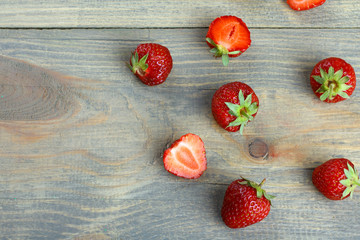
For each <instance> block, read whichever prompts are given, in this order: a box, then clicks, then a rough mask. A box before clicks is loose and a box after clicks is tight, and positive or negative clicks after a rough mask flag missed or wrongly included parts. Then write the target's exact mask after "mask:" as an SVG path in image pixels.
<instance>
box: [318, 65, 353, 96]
mask: <svg viewBox="0 0 360 240" xmlns="http://www.w3.org/2000/svg"><path fill="white" fill-rule="evenodd" d="M312 77H313V78H314V80H315V81H316V82H318V83H320V84H321V87H320V88H319V89H318V90H316V92H319V93H322V94H321V96H320V100H321V101H325V100H326V99H329V100H332V99H334V97H336V96H337V95H340V96H341V97H343V98H349V95H348V94H347V93H346V92H345V91H347V90H348V89H349V88H351V87H352V86H351V85H347V84H346V83H347V82H348V81H349V80H350V78H349V77H348V76H343V70H342V69H340V70H338V71H336V72H334V68H333V67H329V70H328V72H326V71H325V70H324V69H322V68H320V76H318V75H313V76H312Z"/></svg>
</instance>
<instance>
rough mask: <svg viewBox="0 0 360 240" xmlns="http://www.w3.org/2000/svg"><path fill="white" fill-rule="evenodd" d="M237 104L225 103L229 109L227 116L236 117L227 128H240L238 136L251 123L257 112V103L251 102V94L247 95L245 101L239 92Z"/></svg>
mask: <svg viewBox="0 0 360 240" xmlns="http://www.w3.org/2000/svg"><path fill="white" fill-rule="evenodd" d="M238 99H239V104H234V103H231V102H225V104H226V106H227V107H228V108H229V114H230V115H233V116H235V117H236V119H235V120H234V121H232V122H231V123H229V125H228V126H227V127H235V126H240V135H243V130H244V127H245V126H246V124H247V123H248V122H249V121H252V120H253V119H254V117H253V116H252V115H254V114H255V113H256V112H257V110H258V105H257V102H252V94H249V95H248V96H247V97H246V99H245V97H244V94H243V93H242V91H241V90H240V91H239V96H238Z"/></svg>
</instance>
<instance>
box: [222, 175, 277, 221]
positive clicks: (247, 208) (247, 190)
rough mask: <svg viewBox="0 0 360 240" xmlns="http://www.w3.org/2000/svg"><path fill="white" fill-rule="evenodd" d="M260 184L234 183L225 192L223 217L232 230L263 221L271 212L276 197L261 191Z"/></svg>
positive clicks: (237, 181)
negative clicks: (272, 200) (272, 202)
mask: <svg viewBox="0 0 360 240" xmlns="http://www.w3.org/2000/svg"><path fill="white" fill-rule="evenodd" d="M264 182H265V179H264V180H263V181H262V182H261V183H260V184H256V183H255V182H252V181H249V180H247V179H244V178H242V179H238V180H235V181H234V182H232V183H231V184H230V185H229V186H228V188H227V189H226V192H225V197H224V202H223V205H222V208H221V217H222V219H223V221H224V223H225V224H226V225H227V226H228V227H230V228H243V227H247V226H249V225H252V224H254V223H257V222H260V221H261V220H263V219H264V218H265V217H266V216H267V215H268V214H269V212H270V205H271V199H273V198H274V196H271V195H269V194H267V193H266V192H265V191H264V190H263V189H261V186H262V184H263V183H264Z"/></svg>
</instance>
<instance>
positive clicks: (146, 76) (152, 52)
mask: <svg viewBox="0 0 360 240" xmlns="http://www.w3.org/2000/svg"><path fill="white" fill-rule="evenodd" d="M172 66H173V61H172V57H171V55H170V51H169V50H168V49H167V48H166V47H164V46H162V45H160V44H156V43H144V44H140V45H139V46H138V47H137V48H136V49H135V52H134V53H133V54H132V56H131V59H130V65H129V68H130V69H131V71H132V72H133V73H134V74H135V75H136V76H137V77H138V78H139V79H140V80H141V81H142V82H143V83H145V84H146V85H149V86H154V85H158V84H161V83H163V82H165V80H166V78H167V77H168V75H169V74H170V72H171V69H172Z"/></svg>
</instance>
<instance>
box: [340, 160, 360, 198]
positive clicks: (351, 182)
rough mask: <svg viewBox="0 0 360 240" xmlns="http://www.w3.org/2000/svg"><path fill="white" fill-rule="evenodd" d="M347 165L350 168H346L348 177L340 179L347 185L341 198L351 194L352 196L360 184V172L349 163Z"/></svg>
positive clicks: (345, 171)
mask: <svg viewBox="0 0 360 240" xmlns="http://www.w3.org/2000/svg"><path fill="white" fill-rule="evenodd" d="M347 167H348V169H346V168H345V169H344V173H345V176H346V179H344V180H341V181H340V183H341V184H342V185H344V186H345V187H346V189H345V190H344V192H343V194H342V197H341V198H344V197H346V196H347V195H349V194H350V198H352V196H353V193H354V191H355V188H356V187H357V186H360V179H359V172H358V171H357V170H356V169H354V168H353V167H351V166H350V164H349V163H348V164H347Z"/></svg>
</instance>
